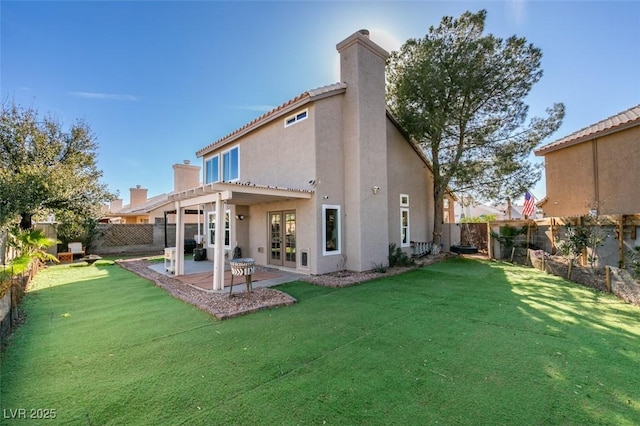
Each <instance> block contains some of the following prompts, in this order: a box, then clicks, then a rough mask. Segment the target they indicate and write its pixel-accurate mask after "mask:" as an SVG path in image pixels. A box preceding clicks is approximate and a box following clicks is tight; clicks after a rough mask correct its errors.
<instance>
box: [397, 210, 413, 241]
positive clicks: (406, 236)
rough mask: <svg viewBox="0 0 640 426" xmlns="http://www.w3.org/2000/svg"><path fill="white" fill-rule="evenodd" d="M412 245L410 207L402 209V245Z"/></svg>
mask: <svg viewBox="0 0 640 426" xmlns="http://www.w3.org/2000/svg"><path fill="white" fill-rule="evenodd" d="M410 245H411V233H410V228H409V209H407V208H402V209H400V246H401V247H409V246H410Z"/></svg>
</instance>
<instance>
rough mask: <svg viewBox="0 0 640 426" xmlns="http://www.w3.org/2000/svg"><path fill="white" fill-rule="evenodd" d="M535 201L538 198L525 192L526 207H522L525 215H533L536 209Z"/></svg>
mask: <svg viewBox="0 0 640 426" xmlns="http://www.w3.org/2000/svg"><path fill="white" fill-rule="evenodd" d="M535 202H536V199H535V198H534V197H533V195H531V194H529V192H527V193H526V194H524V207H523V209H522V214H523V215H524V216H527V217H529V216H533V212H534V211H535V209H536V206H535Z"/></svg>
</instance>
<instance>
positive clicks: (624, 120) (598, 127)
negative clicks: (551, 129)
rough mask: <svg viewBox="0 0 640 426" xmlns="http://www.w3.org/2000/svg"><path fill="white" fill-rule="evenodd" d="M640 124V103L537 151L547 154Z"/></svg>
mask: <svg viewBox="0 0 640 426" xmlns="http://www.w3.org/2000/svg"><path fill="white" fill-rule="evenodd" d="M638 125H640V105H636V106H634V107H631V108H629V109H628V110H626V111H622V112H621V113H619V114H616V115H612V116H611V117H609V118H606V119H604V120H602V121H599V122H597V123H596V124H592V125H591V126H588V127H585V128H584V129H581V130H578V131H577V132H574V133H572V134H570V135H569V136H566V137H564V138H562V139H558V140H557V141H554V142H551V143H550V144H548V145H545V146H543V147H541V148H538V149H537V150H536V151H535V154H536V155H545V154H547V153H549V152H552V151H556V150H558V149H562V148H567V147H569V146H572V145H576V144H579V143H582V142H586V141H589V140H592V139H595V138H598V137H602V136H604V135H608V134H611V133H615V132H619V131H620V130H624V129H628V128H630V127H633V126H638Z"/></svg>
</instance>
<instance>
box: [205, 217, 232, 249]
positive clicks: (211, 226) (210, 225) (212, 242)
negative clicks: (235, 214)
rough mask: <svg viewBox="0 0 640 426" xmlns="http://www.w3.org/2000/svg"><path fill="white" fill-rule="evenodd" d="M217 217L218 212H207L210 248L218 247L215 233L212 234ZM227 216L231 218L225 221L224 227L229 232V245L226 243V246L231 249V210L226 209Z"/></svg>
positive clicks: (208, 245) (208, 243)
mask: <svg viewBox="0 0 640 426" xmlns="http://www.w3.org/2000/svg"><path fill="white" fill-rule="evenodd" d="M215 217H216V212H214V211H212V212H207V247H210V248H215V247H216V244H215V239H214V238H213V235H212V231H215V226H216V222H215ZM212 218H214V219H212ZM225 218H229V220H228V221H225V228H224V232H225V234H226V233H227V232H228V233H229V245H226V244H225V246H224V248H226V249H230V248H231V210H225ZM225 239H226V235H225Z"/></svg>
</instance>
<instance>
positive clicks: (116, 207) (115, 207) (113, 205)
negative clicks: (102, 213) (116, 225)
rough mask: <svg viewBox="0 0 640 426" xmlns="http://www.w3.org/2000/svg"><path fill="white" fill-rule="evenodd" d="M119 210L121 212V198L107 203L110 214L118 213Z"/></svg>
mask: <svg viewBox="0 0 640 426" xmlns="http://www.w3.org/2000/svg"><path fill="white" fill-rule="evenodd" d="M120 210H122V198H116V199H115V200H111V201H109V211H110V212H111V213H118V212H119V211H120Z"/></svg>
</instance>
